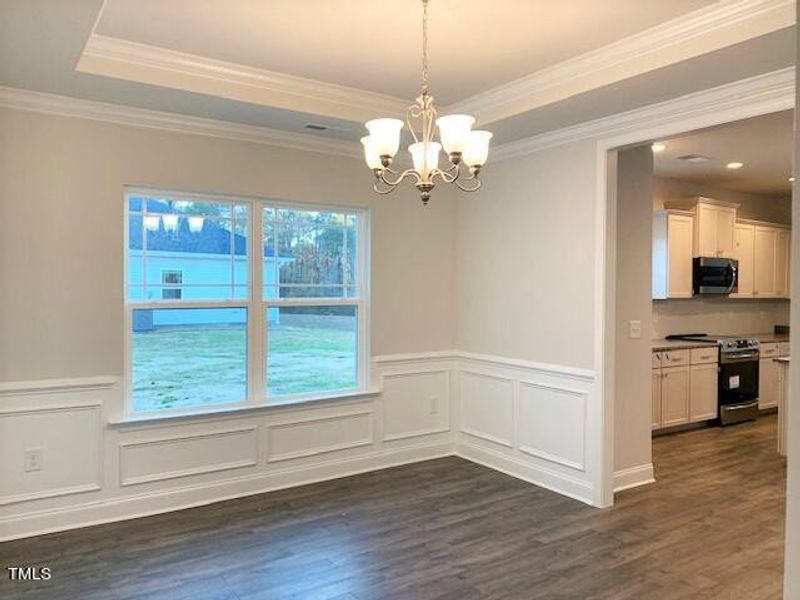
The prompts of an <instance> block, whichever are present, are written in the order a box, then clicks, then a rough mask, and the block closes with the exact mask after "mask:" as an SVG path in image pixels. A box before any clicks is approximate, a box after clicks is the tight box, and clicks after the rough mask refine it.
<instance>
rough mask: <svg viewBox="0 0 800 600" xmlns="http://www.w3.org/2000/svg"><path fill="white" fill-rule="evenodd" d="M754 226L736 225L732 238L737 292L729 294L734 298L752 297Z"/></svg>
mask: <svg viewBox="0 0 800 600" xmlns="http://www.w3.org/2000/svg"><path fill="white" fill-rule="evenodd" d="M755 234H756V228H755V225H751V224H749V223H737V224H736V229H735V236H734V247H735V249H736V250H735V252H734V256H733V257H734V258H735V259H736V260H737V261H739V274H738V278H739V282H738V290H739V291H738V292H737V293H735V294H731V297H736V298H752V297H753V275H754V272H755V271H754V268H753V267H754V265H753V261H754V259H755Z"/></svg>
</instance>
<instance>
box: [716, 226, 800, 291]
mask: <svg viewBox="0 0 800 600" xmlns="http://www.w3.org/2000/svg"><path fill="white" fill-rule="evenodd" d="M791 236H792V232H791V230H790V229H788V228H787V227H786V226H783V225H775V224H772V223H763V222H760V221H748V220H744V219H742V220H740V221H739V222H737V223H736V254H735V256H734V258H736V259H737V260H738V261H739V290H738V293H737V294H731V296H732V297H737V298H788V297H789V256H790V251H791V249H790V245H791Z"/></svg>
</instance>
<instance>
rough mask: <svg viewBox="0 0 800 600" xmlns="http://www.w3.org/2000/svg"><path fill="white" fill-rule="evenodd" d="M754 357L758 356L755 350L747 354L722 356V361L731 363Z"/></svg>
mask: <svg viewBox="0 0 800 600" xmlns="http://www.w3.org/2000/svg"><path fill="white" fill-rule="evenodd" d="M754 358H758V354H757V353H755V352H749V353H748V354H736V355H734V356H724V355H723V357H722V362H723V363H728V364H730V363H732V362H742V361H746V360H751V359H754Z"/></svg>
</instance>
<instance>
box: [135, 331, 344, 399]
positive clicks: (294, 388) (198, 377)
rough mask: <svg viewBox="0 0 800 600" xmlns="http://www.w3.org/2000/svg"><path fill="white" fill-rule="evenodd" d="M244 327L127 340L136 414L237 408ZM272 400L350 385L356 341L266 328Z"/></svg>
mask: <svg viewBox="0 0 800 600" xmlns="http://www.w3.org/2000/svg"><path fill="white" fill-rule="evenodd" d="M246 342H247V332H246V330H245V328H244V326H227V327H197V328H179V327H176V328H164V329H157V330H155V331H150V332H142V333H135V334H134V335H133V399H134V409H135V410H137V411H148V410H158V409H160V408H175V407H181V406H196V405H201V404H218V403H224V402H236V401H240V400H244V399H245V397H246V394H247V392H246V381H247V366H246V359H245V357H246V352H247V350H246V347H247V343H246ZM268 355H269V356H268V359H267V360H268V381H269V393H270V395H273V396H279V395H285V394H296V393H302V392H316V391H323V390H335V389H347V388H352V387H355V386H356V379H355V376H356V335H355V332H354V331H347V330H341V329H333V328H319V327H315V328H311V327H287V326H272V327H271V328H270V329H269V352H268Z"/></svg>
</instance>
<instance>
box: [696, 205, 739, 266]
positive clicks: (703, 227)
mask: <svg viewBox="0 0 800 600" xmlns="http://www.w3.org/2000/svg"><path fill="white" fill-rule="evenodd" d="M695 214H696V216H697V222H696V223H695V233H694V256H702V257H721V258H735V254H736V246H735V233H734V229H735V226H736V205H732V204H723V203H719V202H716V201H712V200H710V199H709V198H700V199H699V200H698V202H697V209H696V212H695Z"/></svg>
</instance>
